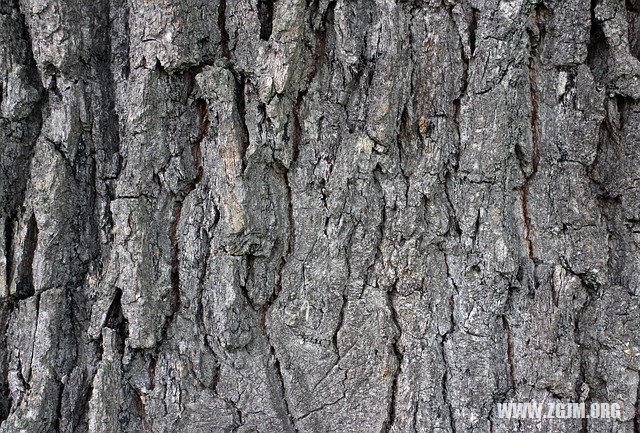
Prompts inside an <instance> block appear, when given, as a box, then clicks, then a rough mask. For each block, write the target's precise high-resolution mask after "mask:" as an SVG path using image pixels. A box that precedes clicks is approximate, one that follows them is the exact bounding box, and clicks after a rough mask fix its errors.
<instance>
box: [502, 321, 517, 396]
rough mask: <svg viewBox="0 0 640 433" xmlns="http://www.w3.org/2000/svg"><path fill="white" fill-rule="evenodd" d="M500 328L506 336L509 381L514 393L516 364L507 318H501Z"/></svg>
mask: <svg viewBox="0 0 640 433" xmlns="http://www.w3.org/2000/svg"><path fill="white" fill-rule="evenodd" d="M502 328H503V329H504V332H505V333H506V335H507V362H508V364H509V379H510V380H511V387H512V388H513V391H514V392H515V391H516V362H515V357H514V344H513V333H512V332H511V325H510V324H509V320H508V319H507V316H504V315H503V316H502Z"/></svg>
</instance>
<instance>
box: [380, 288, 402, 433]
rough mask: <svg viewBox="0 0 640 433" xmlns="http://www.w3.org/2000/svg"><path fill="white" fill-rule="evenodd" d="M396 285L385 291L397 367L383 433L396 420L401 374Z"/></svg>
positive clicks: (392, 346)
mask: <svg viewBox="0 0 640 433" xmlns="http://www.w3.org/2000/svg"><path fill="white" fill-rule="evenodd" d="M396 284H397V280H396V283H395V284H394V285H393V287H392V288H391V290H390V291H387V308H389V317H390V319H391V322H392V323H393V325H394V327H395V328H396V329H397V334H395V335H394V338H393V343H392V345H391V348H392V350H393V354H394V356H395V358H396V362H397V363H398V365H397V366H396V368H395V371H394V372H393V380H392V382H391V398H390V399H389V410H388V414H387V420H386V421H385V429H384V431H385V432H389V431H391V428H392V427H393V424H394V422H395V420H396V405H397V394H398V380H399V379H400V374H402V360H403V354H402V350H400V345H399V341H400V338H401V336H402V328H401V327H400V322H399V321H398V314H397V312H396V309H395V307H394V306H393V294H394V293H395V292H396Z"/></svg>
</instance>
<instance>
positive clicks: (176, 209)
mask: <svg viewBox="0 0 640 433" xmlns="http://www.w3.org/2000/svg"><path fill="white" fill-rule="evenodd" d="M195 107H196V110H197V111H198V114H199V117H200V134H199V136H198V138H197V139H196V140H195V141H194V142H193V144H192V145H191V156H192V157H193V160H194V163H195V165H196V176H195V178H194V179H193V180H192V181H191V182H190V183H189V184H188V185H187V187H186V189H185V190H184V192H183V193H182V194H181V195H179V196H178V197H177V198H176V201H175V202H174V204H173V222H172V223H171V228H170V230H169V240H170V242H171V246H172V255H171V292H172V297H173V306H172V309H171V314H170V315H169V317H168V318H167V321H166V323H165V325H164V327H163V329H162V336H161V341H162V340H164V338H165V337H166V335H167V331H168V330H169V327H170V326H171V323H173V319H174V317H175V315H176V313H177V312H178V310H179V309H180V305H181V303H182V300H181V294H180V245H179V242H178V226H179V225H180V219H181V217H182V207H183V203H184V200H185V199H186V197H187V196H188V195H189V194H190V193H191V192H193V190H195V189H196V187H197V185H198V183H199V182H200V181H201V180H202V176H203V172H204V169H203V167H202V151H201V148H200V147H201V143H202V140H204V138H205V137H206V136H207V134H208V133H209V126H210V119H209V108H208V106H207V103H206V101H204V100H203V99H198V100H197V101H196V102H195Z"/></svg>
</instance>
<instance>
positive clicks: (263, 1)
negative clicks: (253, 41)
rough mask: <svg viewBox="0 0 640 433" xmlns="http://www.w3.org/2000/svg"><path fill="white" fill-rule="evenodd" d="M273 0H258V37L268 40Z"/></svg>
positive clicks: (271, 23) (271, 24)
mask: <svg viewBox="0 0 640 433" xmlns="http://www.w3.org/2000/svg"><path fill="white" fill-rule="evenodd" d="M273 3H274V0H258V20H259V21H260V39H262V40H263V41H268V40H269V38H271V32H272V30H273V6H274V5H273Z"/></svg>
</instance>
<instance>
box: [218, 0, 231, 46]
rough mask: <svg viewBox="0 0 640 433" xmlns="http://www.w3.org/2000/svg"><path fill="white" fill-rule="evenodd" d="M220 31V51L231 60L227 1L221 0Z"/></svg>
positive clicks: (219, 9)
mask: <svg viewBox="0 0 640 433" xmlns="http://www.w3.org/2000/svg"><path fill="white" fill-rule="evenodd" d="M219 1H220V3H219V4H218V29H219V30H220V50H221V52H222V57H225V58H227V59H229V33H228V32H227V0H219Z"/></svg>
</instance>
